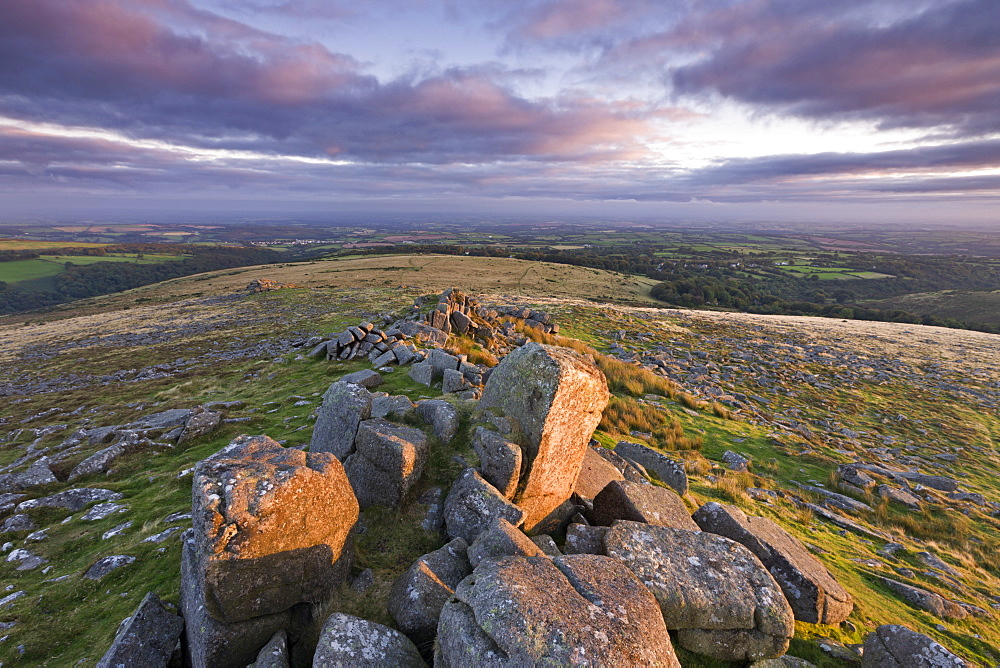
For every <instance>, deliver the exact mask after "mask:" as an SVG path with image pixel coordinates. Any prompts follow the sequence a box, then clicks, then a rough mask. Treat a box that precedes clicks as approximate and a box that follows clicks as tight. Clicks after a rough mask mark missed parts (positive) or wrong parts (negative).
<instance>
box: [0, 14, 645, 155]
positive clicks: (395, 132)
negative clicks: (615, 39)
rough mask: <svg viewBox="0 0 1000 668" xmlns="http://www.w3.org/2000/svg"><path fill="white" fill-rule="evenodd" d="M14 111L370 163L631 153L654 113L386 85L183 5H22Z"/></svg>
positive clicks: (10, 23) (495, 91)
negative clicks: (646, 117) (644, 116)
mask: <svg viewBox="0 0 1000 668" xmlns="http://www.w3.org/2000/svg"><path fill="white" fill-rule="evenodd" d="M0 62H2V63H3V65H2V66H0V90H2V91H3V94H2V95H0V112H2V113H6V114H7V115H8V116H13V117H18V118H27V119H32V118H46V119H50V120H54V121H57V122H61V123H64V124H70V125H88V126H101V127H110V128H116V129H118V130H121V131H123V132H127V133H130V134H132V135H134V136H137V137H145V138H164V139H170V140H177V141H185V142H188V143H191V144H192V145H197V146H213V147H230V148H238V149H253V150H258V151H271V152H276V153H288V154H293V155H311V156H324V155H338V156H340V157H342V158H346V159H354V160H365V161H389V162H391V161H421V162H428V163H447V162H454V161H460V162H469V161H471V162H478V161H485V162H490V161H494V160H502V159H511V158H520V157H523V156H532V157H543V156H544V157H547V158H549V159H554V160H596V159H619V157H631V156H634V155H636V154H637V151H639V150H640V147H639V140H638V137H639V136H640V135H641V134H643V133H644V132H645V131H646V129H647V128H646V127H645V126H644V124H643V121H642V119H641V112H639V111H637V110H635V109H613V108H607V107H602V106H600V105H596V104H581V105H577V104H576V103H575V101H574V100H572V99H569V98H565V99H551V100H527V99H525V98H522V97H519V96H518V95H517V94H515V93H514V92H512V90H511V89H510V88H508V87H506V86H505V85H503V84H501V83H499V82H498V81H497V79H501V78H502V76H499V75H497V74H496V72H495V70H496V68H495V67H494V68H493V70H494V71H491V69H490V68H488V67H482V68H465V69H461V68H454V69H450V70H447V71H444V72H439V73H437V74H434V75H430V76H424V77H422V78H419V79H410V78H400V79H397V80H394V81H389V82H385V83H383V82H380V81H378V80H377V79H376V78H375V77H372V76H370V75H367V74H365V72H364V71H363V68H362V67H361V65H360V64H359V63H357V62H356V61H355V60H354V59H353V58H351V57H349V56H346V55H343V54H337V53H332V52H330V51H329V50H328V49H326V48H325V47H323V46H320V45H318V44H304V43H299V42H296V41H294V40H291V39H288V38H285V37H281V36H278V35H273V34H269V33H263V32H261V31H258V30H255V29H253V28H250V27H247V26H245V25H243V24H240V23H238V22H234V21H231V20H228V19H224V18H221V17H218V16H216V15H214V14H210V13H207V12H204V11H202V10H197V9H195V8H193V7H192V6H191V5H189V4H187V3H186V2H183V0H138V1H136V2H131V3H125V2H113V1H111V0H93V1H92V2H87V3H80V2H75V1H72V0H10V2H8V3H7V6H6V7H5V17H4V21H3V22H2V23H0Z"/></svg>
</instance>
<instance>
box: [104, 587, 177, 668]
mask: <svg viewBox="0 0 1000 668" xmlns="http://www.w3.org/2000/svg"><path fill="white" fill-rule="evenodd" d="M183 628H184V620H183V619H181V618H180V617H178V616H177V615H173V614H171V613H169V612H167V611H166V610H165V609H164V608H163V605H162V604H161V603H160V598H159V597H158V596H157V595H156V594H154V593H152V592H150V593H148V594H146V597H145V598H144V599H142V603H140V604H139V608H138V609H137V610H136V611H135V612H134V613H133V614H132V616H131V617H130V618H129V619H128V620H127V621H126V623H125V625H124V627H122V629H121V630H120V631H119V632H118V634H117V635H116V636H115V640H114V643H112V645H111V647H110V648H109V649H108V651H107V652H106V653H105V654H104V656H103V657H101V660H100V661H98V662H97V666H98V668H117V666H145V667H148V668H157V667H159V666H166V665H167V664H168V663H169V662H170V655H171V654H173V651H174V646H175V645H176V644H177V638H178V637H179V636H180V634H181V630H182V629H183Z"/></svg>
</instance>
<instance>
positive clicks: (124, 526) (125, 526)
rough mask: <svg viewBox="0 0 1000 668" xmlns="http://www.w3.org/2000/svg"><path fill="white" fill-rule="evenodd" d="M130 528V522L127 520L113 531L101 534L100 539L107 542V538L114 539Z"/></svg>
mask: <svg viewBox="0 0 1000 668" xmlns="http://www.w3.org/2000/svg"><path fill="white" fill-rule="evenodd" d="M131 526H132V520H127V521H125V522H122V523H121V524H119V525H118V526H116V527H114V528H113V529H108V530H107V531H105V532H104V533H103V534H101V539H102V540H107V539H108V538H114V537H115V536H118V535H120V534H121V533H122V532H123V531H125V530H126V529H128V528H130V527H131Z"/></svg>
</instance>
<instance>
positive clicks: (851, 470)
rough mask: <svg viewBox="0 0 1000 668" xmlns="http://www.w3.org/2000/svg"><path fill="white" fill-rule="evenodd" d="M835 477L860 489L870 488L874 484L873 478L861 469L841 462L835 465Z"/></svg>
mask: <svg viewBox="0 0 1000 668" xmlns="http://www.w3.org/2000/svg"><path fill="white" fill-rule="evenodd" d="M837 477H838V478H840V480H842V481H843V482H846V483H847V484H849V485H854V486H855V487H859V488H861V489H870V488H872V487H874V486H875V484H876V483H875V480H874V479H873V478H872V477H871V476H870V475H868V474H867V473H865V472H864V471H863V470H862V469H860V468H858V467H857V466H853V465H851V464H841V465H840V466H838V467H837Z"/></svg>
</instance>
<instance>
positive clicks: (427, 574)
mask: <svg viewBox="0 0 1000 668" xmlns="http://www.w3.org/2000/svg"><path fill="white" fill-rule="evenodd" d="M468 547H469V546H468V544H467V543H466V542H465V541H464V540H462V539H461V538H456V539H454V540H453V541H451V542H450V543H448V544H447V545H445V546H444V547H440V548H438V549H437V550H434V551H433V552H430V553H429V554H425V555H424V556H422V557H420V558H419V559H417V560H416V561H415V562H413V565H412V566H410V568H409V569H407V571H406V572H405V573H403V575H401V576H400V577H399V579H397V580H396V582H395V583H394V584H393V585H392V590H391V591H390V592H389V604H388V608H389V614H391V615H392V617H393V619H395V620H396V626H397V627H398V628H399V630H400V631H402V632H403V633H405V634H406V635H407V636H408V637H409V638H410V639H411V640H412V641H413V642H414V643H416V644H417V646H418V647H427V646H429V644H430V643H431V642H432V641H433V640H434V636H435V634H436V633H437V626H438V618H439V617H440V616H441V609H442V608H443V607H444V604H445V602H446V601H447V600H448V599H449V598H450V597H451V596H452V595H453V594H454V593H455V587H457V586H458V583H459V582H461V581H462V580H463V579H465V577H466V576H467V575H469V574H470V573H471V572H472V566H471V565H470V564H469V558H468V556H467V550H468Z"/></svg>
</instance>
